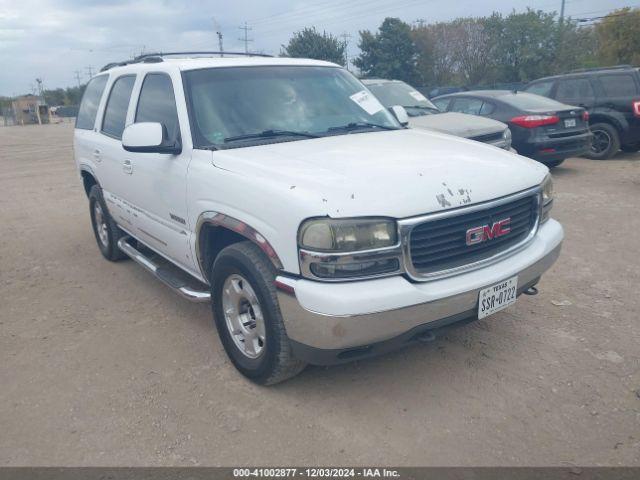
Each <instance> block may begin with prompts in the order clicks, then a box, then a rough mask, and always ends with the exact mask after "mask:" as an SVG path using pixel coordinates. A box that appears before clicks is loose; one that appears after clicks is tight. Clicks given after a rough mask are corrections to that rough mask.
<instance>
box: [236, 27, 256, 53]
mask: <svg viewBox="0 0 640 480" xmlns="http://www.w3.org/2000/svg"><path fill="white" fill-rule="evenodd" d="M239 28H240V30H244V38H239V39H238V40H240V41H241V42H244V53H249V42H253V38H249V30H252V28H251V27H248V26H247V22H244V27H239Z"/></svg>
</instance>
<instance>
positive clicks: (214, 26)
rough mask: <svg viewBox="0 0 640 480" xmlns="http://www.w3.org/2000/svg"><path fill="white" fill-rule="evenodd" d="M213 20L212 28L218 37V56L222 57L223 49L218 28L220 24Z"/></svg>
mask: <svg viewBox="0 0 640 480" xmlns="http://www.w3.org/2000/svg"><path fill="white" fill-rule="evenodd" d="M212 20H213V28H214V30H215V31H216V35H217V36H218V51H219V52H220V56H221V57H224V47H223V46H222V29H221V28H220V24H219V23H218V22H216V19H215V18H212Z"/></svg>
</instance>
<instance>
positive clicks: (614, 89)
mask: <svg viewBox="0 0 640 480" xmlns="http://www.w3.org/2000/svg"><path fill="white" fill-rule="evenodd" d="M599 78H600V84H601V85H602V89H603V90H604V93H605V95H606V96H607V97H631V96H634V95H636V92H637V90H636V88H637V87H636V82H635V81H634V80H633V77H632V76H631V75H601V76H600V77H599Z"/></svg>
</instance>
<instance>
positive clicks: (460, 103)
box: [451, 98, 483, 115]
mask: <svg viewBox="0 0 640 480" xmlns="http://www.w3.org/2000/svg"><path fill="white" fill-rule="evenodd" d="M482 103H483V101H482V100H479V99H477V98H456V99H455V100H454V102H453V108H452V109H451V111H453V112H460V113H468V114H470V115H480V110H481V109H482Z"/></svg>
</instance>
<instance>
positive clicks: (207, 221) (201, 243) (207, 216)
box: [195, 212, 283, 280]
mask: <svg viewBox="0 0 640 480" xmlns="http://www.w3.org/2000/svg"><path fill="white" fill-rule="evenodd" d="M244 240H249V241H251V242H252V243H254V244H256V245H257V246H258V247H259V248H260V250H262V252H263V253H264V254H265V255H266V256H267V258H268V259H269V260H270V261H271V263H272V264H273V266H274V267H275V268H276V269H277V270H282V269H283V266H282V262H281V261H280V258H279V257H278V255H277V254H276V251H275V250H274V248H273V247H272V246H271V244H270V243H269V242H268V241H267V239H266V238H265V237H264V236H263V235H262V234H261V233H260V232H258V231H257V230H256V229H254V228H253V227H251V226H250V225H248V224H246V223H245V222H243V221H241V220H238V219H236V218H233V217H230V216H228V215H225V214H223V213H219V212H204V213H202V214H200V216H199V217H198V221H197V224H196V242H195V250H196V252H195V253H196V261H197V264H198V267H199V269H200V272H201V274H202V276H203V278H205V279H207V280H210V278H209V277H210V273H211V272H210V271H209V269H210V267H211V265H212V264H213V261H214V259H215V258H216V257H217V256H218V254H219V253H220V252H221V251H222V249H223V248H225V247H227V246H229V245H232V244H234V243H237V242H241V241H244Z"/></svg>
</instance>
